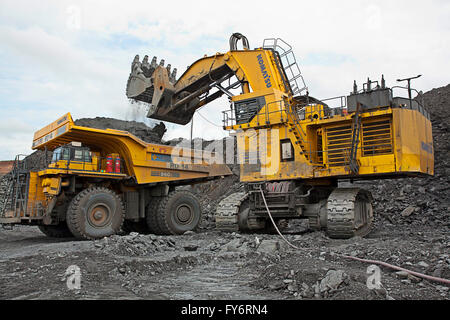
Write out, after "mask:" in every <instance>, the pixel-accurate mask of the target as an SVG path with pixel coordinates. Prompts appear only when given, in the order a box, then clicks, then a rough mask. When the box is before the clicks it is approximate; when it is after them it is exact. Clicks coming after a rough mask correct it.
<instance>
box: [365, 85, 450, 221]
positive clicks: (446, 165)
mask: <svg viewBox="0 0 450 320" xmlns="http://www.w3.org/2000/svg"><path fill="white" fill-rule="evenodd" d="M423 97H424V102H425V106H426V108H427V109H428V110H429V111H430V113H431V122H432V127H433V144H434V160H435V162H434V170H435V174H434V177H426V178H407V179H399V180H380V181H376V182H372V183H370V186H369V189H370V191H371V192H372V194H373V196H374V200H375V206H374V209H375V212H376V213H378V214H380V215H381V216H382V217H384V218H385V219H386V220H388V221H389V222H390V223H392V224H398V223H409V224H413V225H417V226H431V227H436V226H449V225H450V219H449V213H450V192H449V190H450V139H449V131H450V130H449V123H450V85H447V86H446V87H442V88H438V89H433V90H431V91H429V92H427V93H425V94H424V96H423Z"/></svg>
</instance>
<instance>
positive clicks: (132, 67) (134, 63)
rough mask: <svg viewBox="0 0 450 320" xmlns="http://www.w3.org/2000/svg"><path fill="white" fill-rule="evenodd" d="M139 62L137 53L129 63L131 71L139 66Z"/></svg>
mask: <svg viewBox="0 0 450 320" xmlns="http://www.w3.org/2000/svg"><path fill="white" fill-rule="evenodd" d="M140 66H141V63H140V62H139V55H138V54H137V55H136V56H135V57H134V59H133V62H132V63H131V72H133V71H134V70H136V68H137V67H140Z"/></svg>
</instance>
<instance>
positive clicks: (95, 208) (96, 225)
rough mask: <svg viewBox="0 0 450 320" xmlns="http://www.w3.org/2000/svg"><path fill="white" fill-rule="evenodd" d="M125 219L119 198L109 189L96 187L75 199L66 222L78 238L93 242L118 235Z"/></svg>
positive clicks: (83, 192)
mask: <svg viewBox="0 0 450 320" xmlns="http://www.w3.org/2000/svg"><path fill="white" fill-rule="evenodd" d="M124 217H125V210H124V207H123V203H122V201H121V200H120V198H119V196H118V195H117V194H116V193H114V192H113V191H111V190H109V189H107V188H103V187H94V188H88V189H85V190H83V191H81V192H80V193H79V194H78V195H77V196H76V197H75V198H73V200H72V202H71V203H70V205H69V209H68V210H67V219H66V221H67V226H68V227H69V229H70V231H71V232H72V234H73V235H74V236H75V237H76V238H78V239H90V240H92V239H99V238H103V237H107V236H110V235H113V234H116V233H118V232H119V231H120V228H121V227H122V224H123V220H124Z"/></svg>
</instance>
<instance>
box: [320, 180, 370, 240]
mask: <svg viewBox="0 0 450 320" xmlns="http://www.w3.org/2000/svg"><path fill="white" fill-rule="evenodd" d="M371 197H372V196H371V194H370V192H368V191H366V190H362V189H359V188H348V189H347V188H338V189H335V190H334V191H333V192H332V193H331V195H330V196H329V197H328V203H327V234H328V236H329V237H330V238H335V239H348V238H351V237H354V236H361V237H363V236H365V235H367V234H368V233H369V232H370V226H371V224H372V218H373V213H372V205H371V204H370V202H371Z"/></svg>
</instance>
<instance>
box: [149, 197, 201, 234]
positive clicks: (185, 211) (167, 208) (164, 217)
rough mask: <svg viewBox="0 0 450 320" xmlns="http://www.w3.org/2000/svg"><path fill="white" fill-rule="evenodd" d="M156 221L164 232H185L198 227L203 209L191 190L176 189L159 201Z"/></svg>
mask: <svg viewBox="0 0 450 320" xmlns="http://www.w3.org/2000/svg"><path fill="white" fill-rule="evenodd" d="M154 213H156V221H157V225H158V227H159V229H160V230H161V232H162V234H167V235H169V234H183V233H185V232H186V231H193V230H195V229H197V228H198V226H199V225H200V222H201V217H202V210H201V207H200V202H199V201H198V200H197V198H196V197H195V196H194V195H193V194H192V193H191V192H189V191H184V190H183V191H174V192H171V193H169V195H167V196H165V197H162V198H161V200H160V201H159V204H158V208H157V211H156V212H154Z"/></svg>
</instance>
